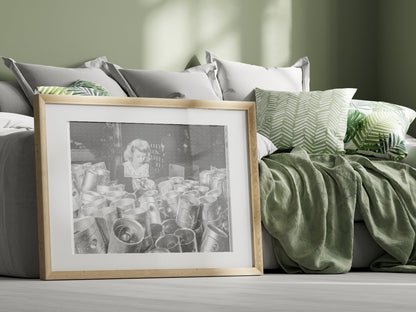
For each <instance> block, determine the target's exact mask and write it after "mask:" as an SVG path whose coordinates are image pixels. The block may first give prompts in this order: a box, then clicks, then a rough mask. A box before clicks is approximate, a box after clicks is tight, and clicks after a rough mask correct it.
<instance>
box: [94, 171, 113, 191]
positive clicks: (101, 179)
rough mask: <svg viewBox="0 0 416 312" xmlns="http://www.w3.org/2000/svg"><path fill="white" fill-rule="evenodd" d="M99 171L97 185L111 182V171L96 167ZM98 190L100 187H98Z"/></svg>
mask: <svg viewBox="0 0 416 312" xmlns="http://www.w3.org/2000/svg"><path fill="white" fill-rule="evenodd" d="M96 173H97V187H98V185H109V184H110V171H109V170H107V169H96ZM97 191H98V189H97Z"/></svg>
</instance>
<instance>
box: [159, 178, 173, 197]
mask: <svg viewBox="0 0 416 312" xmlns="http://www.w3.org/2000/svg"><path fill="white" fill-rule="evenodd" d="M157 188H158V190H159V192H160V194H162V195H163V194H166V193H167V192H169V191H172V190H173V183H172V182H171V181H169V180H166V181H162V182H160V183H159V184H158V185H157Z"/></svg>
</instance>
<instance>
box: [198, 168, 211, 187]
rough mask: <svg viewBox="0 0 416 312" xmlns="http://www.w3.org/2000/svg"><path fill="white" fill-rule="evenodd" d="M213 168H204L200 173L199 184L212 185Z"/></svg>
mask: <svg viewBox="0 0 416 312" xmlns="http://www.w3.org/2000/svg"><path fill="white" fill-rule="evenodd" d="M211 174H212V172H211V170H204V171H201V172H200V173H199V184H200V185H204V186H208V187H209V186H210V182H211Z"/></svg>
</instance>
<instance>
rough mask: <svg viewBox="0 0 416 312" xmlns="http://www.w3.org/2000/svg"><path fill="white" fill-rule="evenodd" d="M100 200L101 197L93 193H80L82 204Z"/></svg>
mask: <svg viewBox="0 0 416 312" xmlns="http://www.w3.org/2000/svg"><path fill="white" fill-rule="evenodd" d="M100 198H102V195H101V194H100V193H97V192H93V191H86V192H82V193H81V200H82V202H83V203H84V204H86V203H90V202H93V201H94V200H97V199H100Z"/></svg>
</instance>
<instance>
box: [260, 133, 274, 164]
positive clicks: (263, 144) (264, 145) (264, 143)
mask: <svg viewBox="0 0 416 312" xmlns="http://www.w3.org/2000/svg"><path fill="white" fill-rule="evenodd" d="M275 151H277V147H276V146H275V145H274V144H273V143H272V141H270V140H269V139H268V138H266V137H265V136H264V135H261V134H260V133H257V160H258V162H260V160H261V159H262V158H263V157H266V156H267V155H270V154H273V153H274V152H275Z"/></svg>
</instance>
